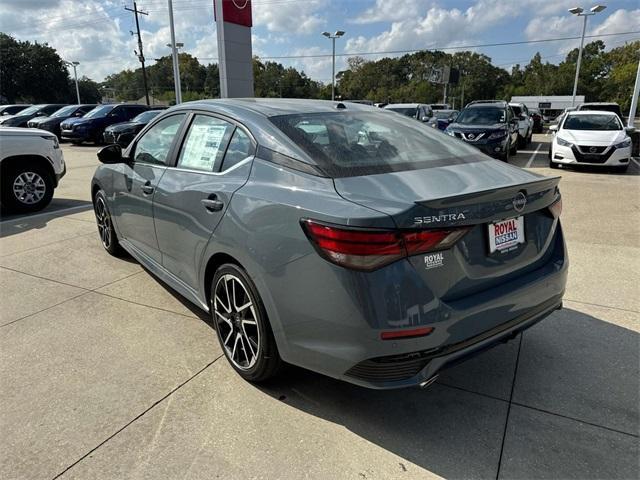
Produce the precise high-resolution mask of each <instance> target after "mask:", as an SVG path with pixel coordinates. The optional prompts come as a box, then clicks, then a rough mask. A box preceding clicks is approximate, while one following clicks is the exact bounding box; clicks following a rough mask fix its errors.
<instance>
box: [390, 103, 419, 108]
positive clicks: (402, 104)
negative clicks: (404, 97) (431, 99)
mask: <svg viewBox="0 0 640 480" xmlns="http://www.w3.org/2000/svg"><path fill="white" fill-rule="evenodd" d="M420 105H426V104H424V103H389V104H388V105H385V106H384V108H391V107H404V108H418V107H419V106H420Z"/></svg>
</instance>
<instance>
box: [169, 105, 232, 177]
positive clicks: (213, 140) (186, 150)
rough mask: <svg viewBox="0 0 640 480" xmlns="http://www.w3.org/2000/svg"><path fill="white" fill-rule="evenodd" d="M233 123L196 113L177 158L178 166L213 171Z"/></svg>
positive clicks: (220, 156) (227, 140)
mask: <svg viewBox="0 0 640 480" xmlns="http://www.w3.org/2000/svg"><path fill="white" fill-rule="evenodd" d="M234 128H235V125H232V124H230V123H229V122H225V121H224V120H220V119H218V118H214V117H209V116H206V115H196V116H195V118H194V120H193V122H192V123H191V126H190V127H189V132H188V133H187V137H186V140H185V141H184V144H183V145H182V150H181V151H180V158H179V159H178V167H179V168H188V169H191V170H202V171H204V172H213V169H214V166H215V165H219V163H220V161H221V160H222V156H223V155H224V149H225V147H226V146H227V143H228V142H229V137H230V136H231V134H232V133H233V129H234Z"/></svg>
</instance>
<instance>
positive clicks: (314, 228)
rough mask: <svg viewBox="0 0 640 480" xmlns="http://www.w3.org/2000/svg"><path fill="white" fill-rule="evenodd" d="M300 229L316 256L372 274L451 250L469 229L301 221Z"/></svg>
mask: <svg viewBox="0 0 640 480" xmlns="http://www.w3.org/2000/svg"><path fill="white" fill-rule="evenodd" d="M302 227H303V228H304V230H305V232H306V233H307V236H308V237H309V239H310V240H311V242H312V243H313V244H314V245H315V246H316V247H317V250H318V252H319V253H320V254H321V255H322V256H323V257H324V258H326V259H327V260H329V261H330V262H333V263H335V264H337V265H341V266H343V267H347V268H353V269H356V270H365V271H370V270H375V269H376V268H380V267H382V266H383V265H387V264H389V263H392V262H395V261H396V260H399V259H401V258H404V257H406V256H410V255H417V254H419V253H426V252H431V251H434V250H444V249H446V248H449V247H451V246H452V245H453V244H454V243H455V242H456V241H458V240H459V239H460V238H461V237H462V236H463V235H464V234H465V233H466V232H467V231H468V230H469V229H468V228H466V227H465V228H460V229H447V230H422V231H409V232H403V231H400V230H374V229H351V228H347V227H337V226H334V225H326V224H322V223H318V222H315V221H313V220H303V221H302Z"/></svg>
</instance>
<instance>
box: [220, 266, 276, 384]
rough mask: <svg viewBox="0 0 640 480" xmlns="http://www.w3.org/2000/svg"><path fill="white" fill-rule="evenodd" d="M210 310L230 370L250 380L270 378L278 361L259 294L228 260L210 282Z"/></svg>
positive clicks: (274, 372)
mask: <svg viewBox="0 0 640 480" xmlns="http://www.w3.org/2000/svg"><path fill="white" fill-rule="evenodd" d="M211 311H212V316H213V322H214V325H215V327H216V332H217V334H218V340H219V341H220V346H221V347H222V350H223V352H224V354H225V356H226V357H227V360H228V361H229V363H230V364H231V366H232V367H233V369H234V370H235V371H236V372H237V373H238V374H239V375H240V376H241V377H242V378H244V379H245V380H247V381H250V382H263V381H265V380H268V379H270V378H272V377H274V376H275V375H276V374H277V372H278V370H279V369H280V366H281V364H282V361H281V360H280V355H279V354H278V348H277V346H276V342H275V338H274V337H273V333H272V331H271V326H270V324H269V320H268V319H267V314H266V311H265V309H264V306H263V304H262V300H261V299H260V295H259V294H258V291H257V290H256V287H255V285H254V283H253V282H252V281H251V279H250V278H249V276H248V275H247V273H246V272H245V271H244V270H243V269H242V268H240V267H239V266H237V265H234V264H232V263H227V264H224V265H222V266H221V267H220V268H218V270H217V271H216V273H215V275H214V277H213V282H212V285H211Z"/></svg>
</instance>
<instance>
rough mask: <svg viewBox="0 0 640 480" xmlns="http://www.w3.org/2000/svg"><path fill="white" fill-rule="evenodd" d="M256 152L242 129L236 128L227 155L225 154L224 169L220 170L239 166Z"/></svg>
mask: <svg viewBox="0 0 640 480" xmlns="http://www.w3.org/2000/svg"><path fill="white" fill-rule="evenodd" d="M254 152H255V147H254V146H253V142H252V141H251V139H250V138H249V135H247V134H246V133H245V132H244V131H243V130H242V129H241V128H236V130H235V132H233V136H232V137H231V141H230V142H229V147H227V153H225V154H224V160H223V161H222V168H221V169H220V170H228V169H230V168H231V167H233V166H234V165H237V164H238V163H240V162H241V161H242V160H244V159H245V158H247V157H250V156H251V155H253V154H254Z"/></svg>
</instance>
